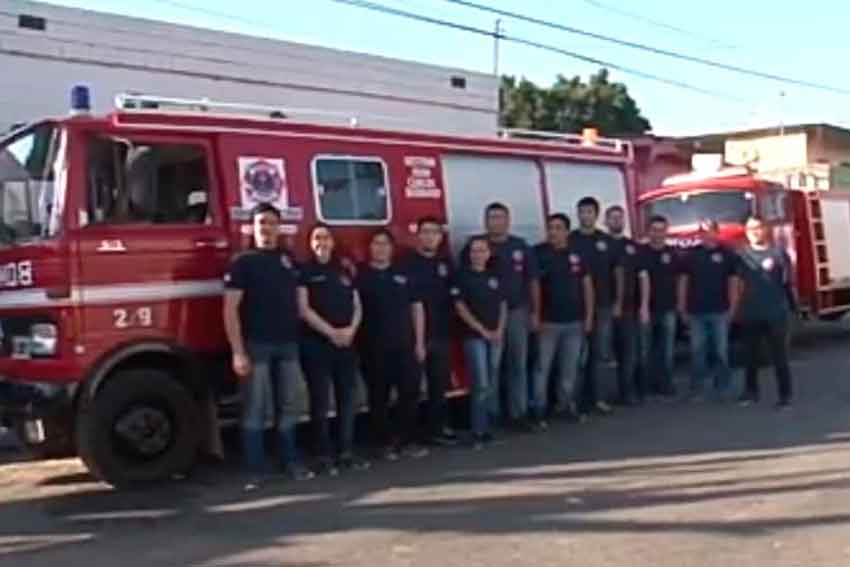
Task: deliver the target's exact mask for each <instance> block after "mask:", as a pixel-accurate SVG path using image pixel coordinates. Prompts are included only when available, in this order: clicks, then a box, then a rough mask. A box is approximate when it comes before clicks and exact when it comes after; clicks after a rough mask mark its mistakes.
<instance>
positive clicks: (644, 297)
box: [638, 270, 652, 325]
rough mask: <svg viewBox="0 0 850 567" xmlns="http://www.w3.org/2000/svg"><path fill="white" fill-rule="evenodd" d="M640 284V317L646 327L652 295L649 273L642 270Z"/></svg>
mask: <svg viewBox="0 0 850 567" xmlns="http://www.w3.org/2000/svg"><path fill="white" fill-rule="evenodd" d="M638 284H639V285H640V307H639V311H638V316H639V317H640V322H641V323H643V324H644V325H646V324H647V323H649V318H650V317H649V299H650V294H651V293H652V285H651V284H650V282H649V272H648V271H646V270H641V271H640V272H639V273H638Z"/></svg>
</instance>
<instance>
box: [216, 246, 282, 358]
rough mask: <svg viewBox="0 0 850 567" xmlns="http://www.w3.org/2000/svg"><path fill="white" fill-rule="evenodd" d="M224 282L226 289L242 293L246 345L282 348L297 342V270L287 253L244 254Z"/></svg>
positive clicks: (262, 251) (249, 252)
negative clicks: (289, 343)
mask: <svg viewBox="0 0 850 567" xmlns="http://www.w3.org/2000/svg"><path fill="white" fill-rule="evenodd" d="M224 282H225V287H226V288H227V289H233V290H240V291H242V302H241V304H240V306H239V308H240V320H241V322H242V335H243V338H244V339H245V340H246V341H248V342H252V343H259V344H281V343H288V342H295V341H297V340H298V325H299V319H298V307H297V301H296V299H295V287H296V285H297V282H298V268H297V267H296V265H295V261H294V260H293V258H292V256H291V255H290V254H289V253H288V252H285V251H283V250H250V251H247V252H244V253H242V254H240V255H239V256H237V257H236V259H235V260H234V261H233V263H232V264H231V266H230V269H229V270H228V272H227V273H226V274H225V276H224Z"/></svg>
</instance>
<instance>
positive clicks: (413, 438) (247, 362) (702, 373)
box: [224, 197, 796, 479]
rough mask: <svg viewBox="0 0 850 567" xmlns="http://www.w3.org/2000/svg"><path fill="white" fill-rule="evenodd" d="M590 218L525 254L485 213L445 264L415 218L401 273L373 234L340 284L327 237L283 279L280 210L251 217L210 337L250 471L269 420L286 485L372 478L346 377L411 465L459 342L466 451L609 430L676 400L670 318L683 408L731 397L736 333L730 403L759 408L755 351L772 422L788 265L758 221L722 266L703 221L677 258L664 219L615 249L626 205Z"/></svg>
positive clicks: (439, 229)
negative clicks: (588, 425) (741, 381)
mask: <svg viewBox="0 0 850 567" xmlns="http://www.w3.org/2000/svg"><path fill="white" fill-rule="evenodd" d="M600 213H601V211H600V205H599V203H598V201H596V200H595V199H594V198H592V197H586V198H584V199H582V200H580V201H579V203H578V205H577V210H576V216H577V218H578V222H579V226H578V227H577V228H576V229H575V230H572V226H571V221H570V218H569V217H568V216H567V215H566V214H563V213H555V214H551V215H549V217H548V218H547V223H546V233H547V237H546V241H545V242H543V243H540V244H538V245H536V246H533V247H532V246H530V245H529V244H528V243H527V242H526V241H525V240H524V239H522V238H520V237H518V236H515V235H513V234H511V232H510V223H511V214H510V210H509V209H508V207H507V206H505V205H504V204H502V203H491V204H489V205H488V206H487V207H486V209H485V211H484V225H485V232H484V233H483V234H480V235H475V236H472V237H471V238H469V240H468V241H467V243H466V246H465V247H464V249H463V251H462V252H461V254H460V256H459V258H458V261H457V262H454V261H453V260H452V258H451V257H450V256H449V255H448V254H447V253H446V252H445V246H444V245H443V238H444V233H443V226H442V223H441V222H440V221H439V220H438V219H436V218H432V217H426V218H422V219H420V220H419V221H418V223H417V245H416V248H415V250H413V251H411V252H410V253H409V254H407V255H404V256H401V255H399V256H401V257H397V255H396V243H395V239H394V237H393V235H392V234H391V233H390V232H389V231H388V230H386V229H379V230H377V231H375V232H374V233H373V234H372V235H371V237H370V240H369V246H368V260H367V262H365V263H364V264H363V265H361V266H356V267H355V266H354V265H353V264H352V263H351V262H350V261H348V260H347V259H346V258H344V257H342V256H340V255H339V254H337V250H336V242H335V238H334V234H333V232H332V230H331V229H330V228H329V227H328V226H325V225H322V224H319V225H316V226H315V227H313V228H312V229H311V230H310V231H309V233H308V235H307V236H308V245H309V250H310V259H309V260H308V261H306V262H304V263H300V264H298V263H296V261H295V258H294V257H293V256H292V254H291V253H290V252H289V251H286V250H283V249H280V248H279V247H278V228H279V224H280V220H281V216H280V212H279V211H278V210H276V209H275V208H274V207H273V206H271V205H259V206H258V207H257V208H256V209H255V210H254V211H253V226H254V241H255V248H254V249H252V250H250V251H248V252H245V253H243V254H242V255H240V256H239V257H237V258H236V259H235V261H234V262H233V264H232V266H231V268H230V270H229V271H228V273H227V274H226V276H225V282H226V293H225V302H224V323H225V329H226V331H227V336H228V339H229V342H230V346H231V349H232V366H233V370H234V372H235V373H236V375H237V376H239V377H240V379H241V382H242V388H243V402H244V410H243V419H242V443H243V458H244V460H245V464H246V466H247V467H248V468H249V469H250V470H252V471H255V472H258V473H259V472H262V471H264V470H265V469H266V466H267V461H266V448H265V446H264V438H265V436H264V430H265V426H266V423H267V421H269V420H270V419H276V423H277V432H278V436H277V439H278V440H279V447H278V455H279V458H280V461H281V463H282V465H283V467H284V469H285V471H286V473H287V474H288V475H289V476H290V477H292V478H294V479H306V478H311V477H312V476H314V475H315V474H328V475H336V474H338V473H339V472H340V471H341V470H364V469H367V468H368V467H369V461H368V460H367V459H365V458H363V457H361V456H359V455H358V454H357V453H356V452H355V450H354V419H355V414H356V410H357V408H356V407H355V403H356V401H355V393H356V381H357V379H358V378H357V376H358V368H360V369H361V370H362V375H363V378H364V380H365V383H366V385H367V391H368V405H369V412H370V429H371V440H372V442H373V444H374V449H375V453H374V455H376V456H377V458H380V459H384V460H397V459H399V458H401V457H407V458H419V457H423V456H426V455H427V454H428V452H429V449H428V447H427V445H429V444H430V445H454V444H457V443H458V442H459V439H458V436H457V435H456V433H455V432H454V431H453V430H452V428H450V427H449V416H448V408H447V402H446V391H447V389H448V388H449V386H450V382H451V373H452V367H451V360H452V345H453V341H454V340H456V339H460V343H461V344H462V350H463V355H464V356H463V359H464V363H465V365H466V374H467V376H468V379H469V390H470V394H469V421H470V430H471V438H470V444H471V446H472V447H474V448H476V449H480V448H483V447H484V446H486V445H487V444H488V443H490V442H491V441H492V440H493V438H494V437H493V436H494V431H495V430H496V428H497V427H498V428H507V429H513V430H521V431H528V432H535V431H542V430H545V429H547V427H548V424H547V420H548V419H549V418H550V417H552V416H557V417H563V418H565V419H568V420H571V421H579V422H580V421H584V420H585V419H586V418H587V416H588V415H589V414H591V413H595V414H608V413H611V412H612V411H613V408H612V405H611V404H612V403H613V404H621V405H626V406H630V405H635V404H640V403H642V402H643V401H644V400H646V399H647V398H649V397H658V398H660V399H671V398H673V397H674V396H675V395H676V389H675V387H674V382H673V358H674V356H673V355H674V345H675V339H676V335H677V330H678V322H679V321H683V322H684V323H685V324H686V326H687V329H688V331H689V334H690V340H691V347H692V360H693V371H692V379H691V385H690V392H689V395H690V397H691V398H692V399H694V400H699V399H701V398H702V397H703V396H704V395H705V392H704V388H705V385H706V383H707V382H708V381H709V380H710V379H713V386H714V388H713V391H714V394H715V396H716V397H718V398H719V399H726V398H728V397H729V395H730V392H729V390H730V388H731V382H732V381H731V370H730V364H729V356H728V350H729V349H728V345H729V332H730V326H731V322H732V321H733V320H737V321H738V322H739V323H740V328H741V330H742V333H743V338H744V341H745V343H746V345H747V349H746V352H747V360H746V388H745V389H744V391H743V392H742V393H741V395H740V398H739V401H740V403H742V404H743V405H749V404H752V403H755V402H757V401H758V399H759V396H760V391H759V382H758V370H759V366H760V356H759V352H760V351H761V348H760V347H761V344H762V343H763V342H766V343H767V345H768V347H769V349H768V351H769V353H770V355H771V359H772V362H773V364H774V366H775V371H776V376H777V380H778V384H779V388H778V390H779V401H778V406H779V407H781V408H786V407H788V406H789V404H790V403H791V376H790V372H789V366H788V350H787V340H786V338H787V334H788V325H789V323H790V321H791V318H792V316H793V313H794V312H795V310H796V301H795V297H794V292H793V286H792V282H791V264H790V262H789V260H788V257H787V256H786V254H785V253H784V251H782V250H781V249H780V248H778V247H775V246H773V245H772V244H771V243H770V241H769V238H768V236H769V235H768V231H767V229H766V227H765V225H764V223H763V222H762V221H761V220H760V219H758V218H751V219H749V220H748V221H747V225H746V233H747V241H748V242H747V244H746V245H745V246H744V247H743V248H741V249H740V250H731V249H729V248H726V247H725V246H724V245H722V244H721V243H720V241H719V238H718V225H717V223H716V222H714V221H712V220H710V219H709V220H706V221H704V222H703V223H702V224H701V226H700V233H701V244H700V245H699V246H697V247H696V248H694V249H691V250H689V251H687V253H686V254H684V255H683V254H682V253H681V251H680V250H678V249H676V248H673V247H671V246H670V245H668V243H667V231H668V222H667V220H666V219H665V218H663V217H660V216H654V217H652V218H650V219H649V221H648V240H647V242H645V243H639V242H636V241H635V240H633V239H631V238H629V237H628V236H626V214H625V211H624V210H623V208H622V207H619V206H612V207H610V208H608V209H607V210H606V211H605V212H604V225H605V227H606V230H604V231H603V230H601V229H599V228H597V225H598V222H599V220H600V219H599V217H600ZM612 361H614V362H616V388H615V389H614V390H615V391H614V392H613V396H609V395H608V394H609V392H608V391H607V390H606V386H607V385H608V383H609V381H608V380H606V379H605V375H606V374H607V373H608V371H609V369H611V368H612V367H613V366H612V365H611V364H610V362H612ZM301 371H303V375H304V377H305V378H306V381H307V386H308V390H309V393H310V414H311V425H312V429H313V434H314V448H315V452H316V455H317V459H316V466H314V467H312V468H308V467H307V466H305V464H304V462H303V461H302V460H301V459H299V458H298V451H297V449H296V442H295V441H296V440H295V430H296V422H297V418H298V415H297V411H298V410H297V408H296V391H297V385H298V380H300V377H301V375H302V374H301ZM423 377H424V379H425V382H426V384H427V394H428V395H427V406H426V409H427V419H426V426H425V430H424V432H423V431H422V429H421V428H420V419H419V417H420V416H419V401H420V394H421V385H422V381H423ZM610 382H612V383H613V382H614V381H613V380H611V381H610ZM331 390H333V399H334V400H335V408H336V416H337V420H336V421H337V426H338V431H337V435H336V436H335V438H336V442H335V443H334V442H333V437H334V436H332V435H331V431H330V426H329V422H328V414H329V410H330V402H331ZM393 391H394V393H395V404H394V407H393V408H392V409H393V411H392V412H391V411H390V410H391V407H390V406H391V399H392V393H393Z"/></svg>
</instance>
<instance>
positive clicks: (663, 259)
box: [661, 252, 673, 264]
mask: <svg viewBox="0 0 850 567" xmlns="http://www.w3.org/2000/svg"><path fill="white" fill-rule="evenodd" d="M672 261H673V258H672V257H670V254H669V253H667V252H665V253H664V254H662V255H661V263H662V264H669V263H670V262H672Z"/></svg>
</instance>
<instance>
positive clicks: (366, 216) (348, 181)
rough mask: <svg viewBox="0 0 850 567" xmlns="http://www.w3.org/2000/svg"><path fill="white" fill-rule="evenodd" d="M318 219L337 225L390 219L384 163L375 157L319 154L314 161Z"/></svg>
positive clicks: (378, 221) (381, 221)
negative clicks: (323, 155) (325, 155)
mask: <svg viewBox="0 0 850 567" xmlns="http://www.w3.org/2000/svg"><path fill="white" fill-rule="evenodd" d="M313 188H314V191H315V193H316V204H317V206H316V208H317V211H318V213H319V218H320V219H321V220H323V221H325V222H329V223H336V224H385V223H386V222H387V221H388V220H389V190H388V187H387V175H386V166H385V164H384V162H383V161H381V160H380V159H378V158H360V157H332V156H328V157H319V158H316V159H315V160H314V161H313Z"/></svg>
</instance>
